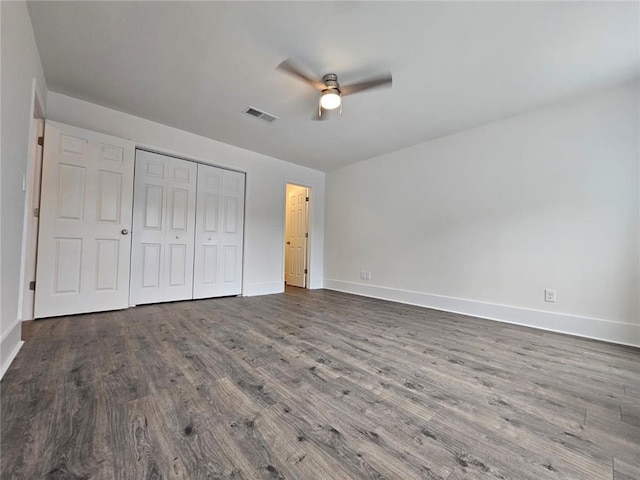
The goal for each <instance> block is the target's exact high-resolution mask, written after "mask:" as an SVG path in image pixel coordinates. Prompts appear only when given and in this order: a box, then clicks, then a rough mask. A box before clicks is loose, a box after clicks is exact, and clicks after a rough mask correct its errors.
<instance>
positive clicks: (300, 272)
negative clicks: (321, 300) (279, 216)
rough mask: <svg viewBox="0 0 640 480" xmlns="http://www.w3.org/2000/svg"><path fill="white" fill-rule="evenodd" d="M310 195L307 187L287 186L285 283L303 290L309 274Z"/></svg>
mask: <svg viewBox="0 0 640 480" xmlns="http://www.w3.org/2000/svg"><path fill="white" fill-rule="evenodd" d="M308 195H309V194H308V189H307V188H306V187H301V186H298V185H287V218H286V223H285V232H286V242H287V243H286V249H285V282H286V284H287V285H292V286H294V287H303V288H304V287H306V273H307V272H306V269H307V238H308V221H307V212H308V204H309V201H308V198H309V197H308Z"/></svg>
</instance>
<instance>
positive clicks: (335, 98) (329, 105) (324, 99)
mask: <svg viewBox="0 0 640 480" xmlns="http://www.w3.org/2000/svg"><path fill="white" fill-rule="evenodd" d="M341 103H342V99H341V98H340V90H337V89H335V88H329V89H327V90H324V91H323V92H322V95H321V96H320V106H322V108H324V109H325V110H335V109H336V108H338V107H339V106H340V104H341Z"/></svg>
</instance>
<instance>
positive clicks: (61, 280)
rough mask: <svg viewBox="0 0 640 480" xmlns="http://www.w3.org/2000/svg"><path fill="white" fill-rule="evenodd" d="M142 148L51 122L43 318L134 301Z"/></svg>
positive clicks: (42, 233)
mask: <svg viewBox="0 0 640 480" xmlns="http://www.w3.org/2000/svg"><path fill="white" fill-rule="evenodd" d="M134 148H135V147H134V144H133V143H132V142H130V141H128V140H125V139H122V138H116V137H112V136H109V135H103V134H101V133H97V132H92V131H89V130H84V129H82V128H77V127H72V126H69V125H63V124H60V123H55V122H49V121H47V122H46V126H45V142H44V156H43V166H42V186H41V201H40V225H39V235H38V264H37V269H36V292H35V317H36V318H42V317H52V316H58V315H69V314H74V313H85V312H98V311H105V310H118V309H122V308H127V306H128V305H129V301H128V300H129V261H130V252H131V250H130V249H131V235H129V230H131V199H132V194H133V157H134Z"/></svg>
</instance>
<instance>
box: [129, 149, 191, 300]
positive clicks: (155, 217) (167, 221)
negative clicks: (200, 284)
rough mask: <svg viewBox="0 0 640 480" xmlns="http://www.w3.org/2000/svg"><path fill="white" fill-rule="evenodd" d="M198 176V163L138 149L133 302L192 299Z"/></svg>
mask: <svg viewBox="0 0 640 480" xmlns="http://www.w3.org/2000/svg"><path fill="white" fill-rule="evenodd" d="M196 177H197V166H196V164H195V163H193V162H188V161H186V160H180V159H177V158H173V157H168V156H166V155H160V154H157V153H151V152H145V151H142V150H137V151H136V167H135V187H134V200H133V251H132V255H131V297H130V302H131V304H132V305H139V304H143V303H158V302H169V301H174V300H187V299H191V298H192V293H193V255H194V238H195V237H194V233H195V211H196Z"/></svg>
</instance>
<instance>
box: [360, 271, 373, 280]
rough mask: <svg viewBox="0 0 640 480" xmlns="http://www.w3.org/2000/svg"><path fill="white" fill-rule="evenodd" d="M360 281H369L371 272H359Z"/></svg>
mask: <svg viewBox="0 0 640 480" xmlns="http://www.w3.org/2000/svg"><path fill="white" fill-rule="evenodd" d="M360 280H371V272H367V271H366V270H361V271H360Z"/></svg>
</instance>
